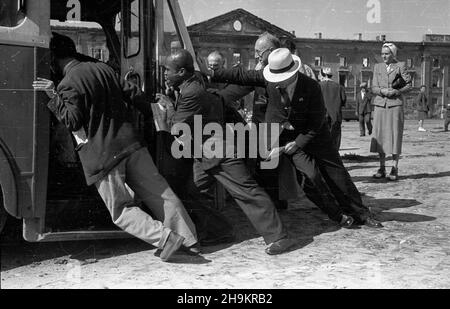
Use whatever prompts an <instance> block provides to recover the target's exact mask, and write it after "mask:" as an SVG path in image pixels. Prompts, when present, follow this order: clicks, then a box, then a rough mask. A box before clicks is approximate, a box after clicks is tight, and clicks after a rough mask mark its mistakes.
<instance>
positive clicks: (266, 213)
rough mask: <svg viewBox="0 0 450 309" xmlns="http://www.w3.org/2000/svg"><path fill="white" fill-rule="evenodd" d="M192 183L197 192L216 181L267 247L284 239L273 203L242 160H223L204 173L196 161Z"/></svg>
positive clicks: (283, 231) (284, 232) (282, 229)
mask: <svg viewBox="0 0 450 309" xmlns="http://www.w3.org/2000/svg"><path fill="white" fill-rule="evenodd" d="M194 180H195V184H196V185H197V188H198V189H199V190H200V191H204V190H207V189H208V188H209V187H211V186H212V185H213V184H214V183H215V182H216V181H218V182H220V183H221V184H222V185H223V186H224V188H225V189H226V190H227V191H228V193H230V195H231V196H232V197H233V198H234V200H235V201H236V203H237V204H238V205H239V207H240V208H241V209H242V210H243V211H244V213H245V214H246V216H247V217H248V219H249V220H250V222H251V223H252V224H253V226H254V227H255V229H256V230H257V231H258V233H259V234H260V235H262V236H263V238H264V241H265V242H266V243H267V244H270V243H273V242H275V241H277V240H279V239H282V238H284V237H286V236H287V233H286V231H285V229H284V228H283V224H282V223H281V220H280V217H279V216H278V213H277V211H276V209H275V206H274V204H273V203H272V201H271V200H270V197H269V196H268V195H267V193H266V192H265V191H264V190H263V189H262V188H261V187H260V186H259V185H258V184H257V182H256V181H255V179H254V178H253V177H252V176H251V174H250V172H249V170H248V169H247V167H246V165H245V163H244V160H241V159H225V160H223V161H222V163H221V164H220V165H219V166H217V167H214V168H212V169H209V170H204V169H203V168H202V166H201V163H200V162H198V161H196V162H195V163H194Z"/></svg>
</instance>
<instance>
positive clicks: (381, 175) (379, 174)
mask: <svg viewBox="0 0 450 309" xmlns="http://www.w3.org/2000/svg"><path fill="white" fill-rule="evenodd" d="M372 177H373V178H375V179H381V178H384V177H386V169H384V168H380V169H379V170H378V171H377V173H376V174H374V175H373V176H372Z"/></svg>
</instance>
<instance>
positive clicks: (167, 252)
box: [159, 232, 184, 262]
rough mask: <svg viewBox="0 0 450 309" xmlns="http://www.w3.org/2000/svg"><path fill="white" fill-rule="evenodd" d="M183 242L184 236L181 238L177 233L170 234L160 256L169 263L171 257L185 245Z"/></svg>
mask: <svg viewBox="0 0 450 309" xmlns="http://www.w3.org/2000/svg"><path fill="white" fill-rule="evenodd" d="M183 241H184V237H183V236H180V235H178V234H177V233H175V232H170V234H169V237H168V238H167V241H166V243H165V244H164V247H163V249H162V251H161V255H160V256H159V257H160V258H161V260H163V261H164V262H167V261H168V260H169V259H170V257H171V256H172V255H173V254H174V253H175V252H176V251H177V250H178V249H180V247H181V245H182V244H183Z"/></svg>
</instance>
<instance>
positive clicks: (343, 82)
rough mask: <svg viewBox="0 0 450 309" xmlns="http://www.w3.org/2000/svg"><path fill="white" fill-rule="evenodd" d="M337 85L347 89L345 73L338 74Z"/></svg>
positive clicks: (346, 75)
mask: <svg viewBox="0 0 450 309" xmlns="http://www.w3.org/2000/svg"><path fill="white" fill-rule="evenodd" d="M339 84H340V85H341V86H343V87H347V85H348V74H347V72H339Z"/></svg>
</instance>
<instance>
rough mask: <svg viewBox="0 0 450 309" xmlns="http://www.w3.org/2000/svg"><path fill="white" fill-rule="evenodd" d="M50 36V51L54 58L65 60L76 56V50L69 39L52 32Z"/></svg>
mask: <svg viewBox="0 0 450 309" xmlns="http://www.w3.org/2000/svg"><path fill="white" fill-rule="evenodd" d="M52 34H53V36H52V39H51V40H50V50H51V51H52V53H53V54H54V55H55V57H56V58H67V57H74V56H76V55H77V48H76V47H75V43H74V42H73V41H72V39H71V38H69V37H68V36H65V35H62V34H59V33H56V32H53V33H52Z"/></svg>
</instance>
